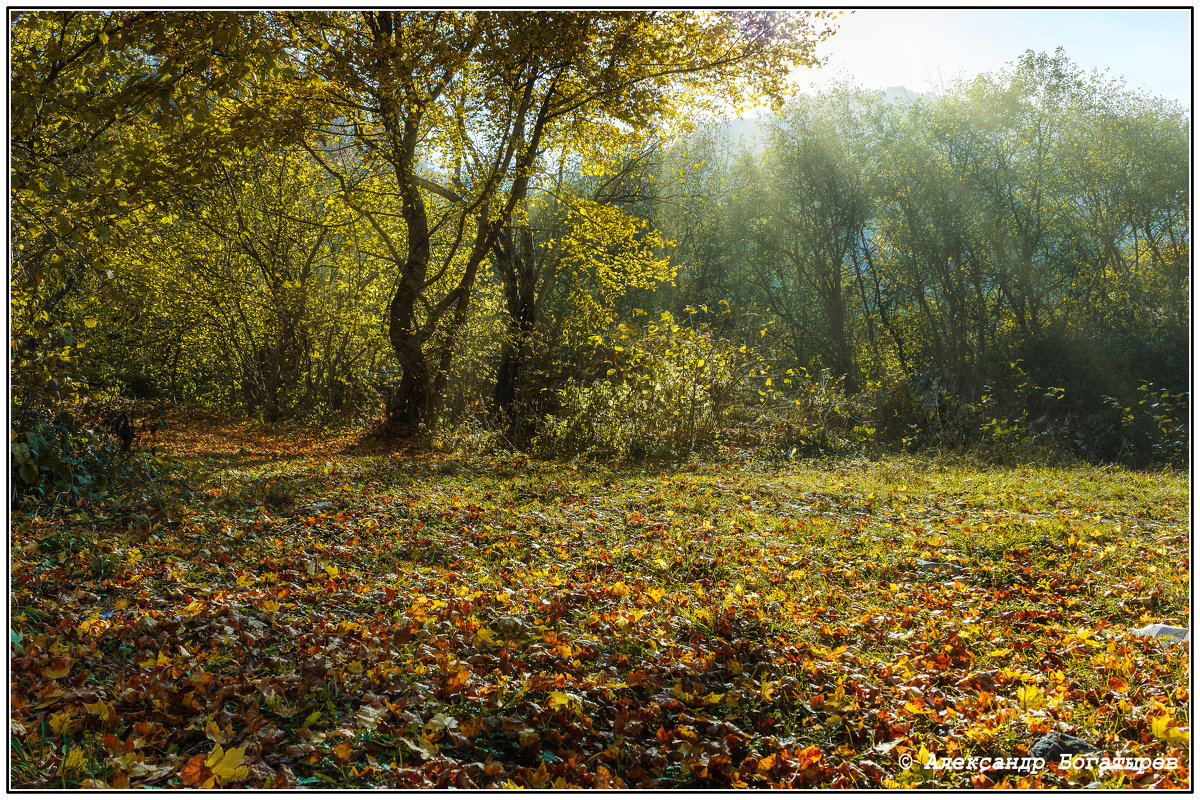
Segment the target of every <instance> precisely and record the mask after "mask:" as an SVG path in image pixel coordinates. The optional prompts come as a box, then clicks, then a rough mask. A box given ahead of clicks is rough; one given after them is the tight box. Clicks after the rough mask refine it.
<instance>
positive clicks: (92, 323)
mask: <svg viewBox="0 0 1200 800" xmlns="http://www.w3.org/2000/svg"><path fill="white" fill-rule="evenodd" d="M99 324H100V320H98V319H96V318H95V317H88V318H87V319H85V320H84V321H83V325H84V327H85V328H94V327H96V326H97V325H99Z"/></svg>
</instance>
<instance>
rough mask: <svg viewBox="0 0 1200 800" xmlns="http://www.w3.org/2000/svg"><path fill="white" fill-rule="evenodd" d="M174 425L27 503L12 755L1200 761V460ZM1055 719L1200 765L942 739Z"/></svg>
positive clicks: (343, 782)
mask: <svg viewBox="0 0 1200 800" xmlns="http://www.w3.org/2000/svg"><path fill="white" fill-rule="evenodd" d="M166 437H167V438H166V441H165V443H164V442H160V446H162V448H163V450H164V452H165V456H164V458H165V462H166V469H167V470H168V472H169V475H170V477H169V479H165V480H164V482H163V483H162V484H161V485H146V486H139V487H130V488H129V490H128V491H126V492H125V493H124V495H123V496H121V497H114V498H113V499H112V500H111V501H108V502H104V503H85V504H82V505H78V506H74V507H69V508H63V507H57V508H50V509H47V508H44V507H43V508H41V509H38V510H36V511H35V509H33V508H17V509H14V511H13V514H12V523H11V534H10V536H11V542H10V543H11V558H12V560H11V564H12V571H11V577H10V581H11V583H10V605H11V608H10V613H11V620H12V627H11V632H10V639H11V644H10V649H11V654H12V658H11V673H10V676H11V677H10V680H11V721H10V726H11V751H10V769H11V773H10V783H11V785H13V786H17V787H39V788H40V787H48V788H55V787H77V786H83V787H93V788H100V787H105V786H112V787H127V786H130V787H137V786H147V787H149V786H155V787H179V786H216V787H240V786H252V787H290V786H314V787H320V786H335V787H416V786H439V787H448V786H454V787H461V788H470V787H502V786H526V787H535V788H565V787H597V788H600V787H813V786H823V787H826V786H832V787H913V786H920V787H991V786H997V787H1025V786H1029V787H1039V786H1060V787H1061V786H1068V787H1069V786H1086V785H1099V786H1103V787H1121V786H1124V787H1128V786H1155V787H1159V788H1171V787H1181V788H1185V787H1188V786H1189V784H1190V778H1189V770H1190V763H1189V760H1188V749H1189V735H1190V720H1189V719H1188V717H1187V714H1188V708H1189V705H1190V703H1189V696H1188V686H1189V684H1190V681H1189V670H1190V665H1189V661H1188V656H1189V646H1188V645H1181V644H1172V643H1170V642H1169V641H1166V640H1156V639H1145V638H1138V637H1132V636H1130V635H1129V631H1130V629H1131V628H1135V627H1139V626H1141V625H1144V624H1146V623H1148V622H1167V623H1170V624H1174V625H1180V626H1186V625H1187V624H1188V623H1187V620H1188V617H1189V613H1190V607H1189V605H1188V603H1189V596H1190V595H1189V588H1190V575H1191V573H1190V569H1191V563H1190V560H1189V547H1188V545H1189V540H1188V536H1189V529H1188V486H1187V477H1186V475H1183V474H1178V473H1170V472H1162V473H1141V472H1131V471H1125V470H1120V469H1115V468H1099V467H1078V468H1070V469H1066V468H1059V469H1051V468H1038V467H1029V468H1023V469H1022V468H1018V469H999V468H985V467H972V466H968V465H965V464H963V463H949V462H945V461H936V460H922V459H916V458H912V459H901V458H887V459H883V460H879V461H871V460H866V459H863V460H860V461H845V462H838V463H828V464H822V465H816V464H808V465H803V464H798V465H783V466H779V465H775V466H770V465H762V464H756V463H755V462H754V461H752V460H748V459H747V460H740V459H737V458H731V459H730V460H728V461H726V462H722V463H711V464H690V465H687V466H684V467H679V468H669V467H665V468H645V469H629V468H605V467H601V466H590V465H571V464H567V463H562V462H539V461H532V460H526V459H525V458H523V457H521V456H516V455H514V456H505V457H502V456H486V457H484V456H467V455H462V454H458V455H453V454H439V453H425V454H404V455H395V454H392V455H389V454H386V453H363V452H358V451H356V449H355V448H354V447H353V446H352V445H353V436H352V435H351V434H347V435H345V436H341V437H332V436H327V435H322V434H316V433H310V432H306V431H303V430H291V431H283V432H276V433H273V434H267V433H263V432H261V431H256V430H255V429H252V428H250V427H249V426H246V425H235V424H229V423H223V424H218V423H216V422H213V421H211V420H209V421H204V420H201V421H196V420H191V421H187V420H184V421H182V422H177V424H176V426H175V427H174V429H173V430H171V431H168V433H167V435H166ZM930 561H934V562H939V564H940V566H939V565H934V566H931V565H929V564H928V563H925V562H930ZM1052 730H1058V731H1063V732H1067V733H1071V734H1074V735H1076V736H1079V737H1080V738H1083V739H1085V740H1086V741H1088V742H1090V743H1091V744H1093V745H1095V746H1096V747H1097V748H1099V750H1100V751H1101V752H1102V753H1103V754H1105V755H1109V756H1113V757H1117V756H1121V757H1139V756H1150V757H1160V756H1161V757H1175V758H1178V759H1179V766H1178V767H1177V768H1175V769H1160V770H1153V769H1151V770H1146V771H1142V772H1136V771H1116V772H1107V771H1105V772H1101V771H1096V770H1088V769H1083V770H1069V769H1067V770H1064V769H1060V768H1059V767H1058V765H1057V764H1051V765H1048V766H1047V767H1046V768H1045V769H1044V770H1042V771H1040V772H1037V773H1035V774H1027V773H1022V772H1019V771H1017V770H1011V769H1007V768H1002V769H998V770H995V769H993V770H989V771H982V770H976V771H974V772H972V771H968V770H960V771H954V770H952V769H936V768H935V769H926V768H925V766H924V765H925V764H926V763H927V758H928V755H929V754H934V755H936V756H938V757H939V758H940V757H955V756H971V755H975V756H991V757H1001V756H1003V757H1019V756H1024V755H1027V754H1028V752H1029V750H1030V747H1031V746H1032V744H1033V743H1034V742H1035V741H1036V740H1037V739H1038V738H1039V737H1040V736H1042V735H1043V734H1044V733H1046V732H1049V731H1052ZM909 759H915V762H914V763H913V765H912V766H910V767H908V768H907V769H906V768H903V766H902V765H903V764H905V763H908V761H909Z"/></svg>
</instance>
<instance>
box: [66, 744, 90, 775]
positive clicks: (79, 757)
mask: <svg viewBox="0 0 1200 800" xmlns="http://www.w3.org/2000/svg"><path fill="white" fill-rule="evenodd" d="M87 760H88V759H87V753H85V752H84V751H83V748H82V747H72V748H71V750H70V751H69V752H68V753H67V757H66V758H64V759H63V761H62V766H61V767H59V771H60V772H62V773H64V774H65V773H68V772H75V771H76V770H78V769H80V768H81V767H83V766H84V765H85V764H87Z"/></svg>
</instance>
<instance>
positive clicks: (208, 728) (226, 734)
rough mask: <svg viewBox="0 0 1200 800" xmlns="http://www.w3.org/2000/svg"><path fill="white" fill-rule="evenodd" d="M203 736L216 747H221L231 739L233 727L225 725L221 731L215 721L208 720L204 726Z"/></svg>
mask: <svg viewBox="0 0 1200 800" xmlns="http://www.w3.org/2000/svg"><path fill="white" fill-rule="evenodd" d="M204 735H205V736H206V737H208V738H209V739H210V740H212V741H213V742H215V743H216V744H217V745H218V746H220V745H223V744H225V743H226V742H228V741H229V740H230V739H232V738H233V725H232V724H229V725H226V726H225V729H224V730H221V726H220V725H218V724H217V721H216V720H214V719H209V720H208V722H207V723H206V724H205V725H204Z"/></svg>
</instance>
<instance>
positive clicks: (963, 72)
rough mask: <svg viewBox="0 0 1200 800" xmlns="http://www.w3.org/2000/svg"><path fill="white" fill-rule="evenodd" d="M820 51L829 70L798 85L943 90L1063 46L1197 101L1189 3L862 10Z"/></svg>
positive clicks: (1083, 62)
mask: <svg viewBox="0 0 1200 800" xmlns="http://www.w3.org/2000/svg"><path fill="white" fill-rule="evenodd" d="M837 28H838V32H837V33H835V34H834V35H833V37H831V38H830V39H827V40H826V41H825V42H824V43H822V45H821V46H820V47H819V49H818V54H819V55H821V56H828V57H829V61H828V64H827V66H825V67H822V68H820V69H801V70H800V71H799V72H798V73H797V74H796V75H795V76H794V77H795V78H796V79H797V81H798V83H799V85H800V87H801V90H802V91H807V90H809V89H815V88H819V87H821V86H823V85H825V84H827V83H829V82H831V81H833V80H835V79H836V78H838V77H839V76H848V77H849V78H850V79H851V83H853V84H858V85H862V86H864V87H866V88H869V89H886V88H887V87H889V86H904V87H906V88H908V89H912V90H914V91H917V92H924V91H928V90H934V91H938V90H939V88H940V87H941V86H948V85H949V84H950V83H951V82H952V81H953V80H954V79H955V78H959V77H966V78H970V77H973V76H975V75H977V74H979V73H981V72H995V71H997V70H999V69H1001V68H1002V67H1004V66H1005V65H1006V64H1008V63H1011V62H1014V61H1016V60H1017V59H1018V58H1019V57H1020V56H1021V54H1022V53H1024V52H1025V51H1026V50H1035V51H1038V52H1042V51H1044V52H1047V53H1053V52H1054V50H1055V48H1057V47H1059V46H1060V45H1061V46H1062V47H1063V48H1064V50H1065V52H1066V54H1067V56H1068V57H1069V58H1070V59H1071V60H1072V61H1074V62H1075V63H1076V64H1077V65H1078V66H1080V67H1082V68H1083V69H1084V70H1085V71H1088V72H1090V71H1092V70H1093V69H1098V70H1102V71H1103V70H1107V71H1108V74H1109V76H1110V77H1118V76H1120V77H1123V78H1125V81H1126V84H1127V86H1128V88H1130V89H1147V90H1149V91H1150V92H1151V93H1153V94H1157V95H1161V96H1162V97H1165V98H1167V99H1169V100H1175V101H1177V102H1179V103H1180V104H1182V105H1183V106H1184V107H1185V108H1189V107H1190V106H1191V74H1192V65H1191V17H1190V12H1189V11H1188V10H1187V9H1166V10H1151V9H1136V10H1126V9H1104V8H1080V9H1055V10H1047V9H1003V8H1001V9H953V10H951V9H933V8H930V9H915V10H911V9H863V10H859V11H856V12H854V13H853V14H851V13H849V12H846V13H844V14H842V15H841V16H840V17H838V20H837Z"/></svg>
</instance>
